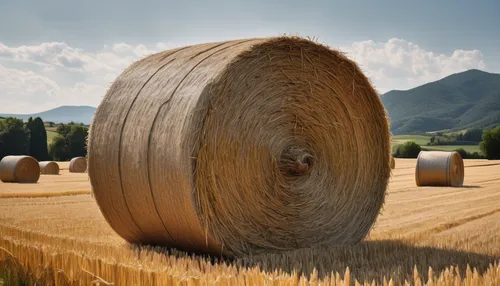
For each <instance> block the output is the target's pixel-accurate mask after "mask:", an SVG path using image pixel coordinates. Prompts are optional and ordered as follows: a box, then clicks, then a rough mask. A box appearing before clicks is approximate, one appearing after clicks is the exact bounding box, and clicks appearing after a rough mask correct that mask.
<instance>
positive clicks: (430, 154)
mask: <svg viewBox="0 0 500 286" xmlns="http://www.w3.org/2000/svg"><path fill="white" fill-rule="evenodd" d="M415 181H416V183H417V186H451V187H461V186H462V185H463V183H464V161H463V159H462V156H460V153H458V152H444V151H421V152H420V153H419V154H418V158H417V166H416V168H415Z"/></svg>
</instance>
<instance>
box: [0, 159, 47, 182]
mask: <svg viewBox="0 0 500 286" xmlns="http://www.w3.org/2000/svg"><path fill="white" fill-rule="evenodd" d="M39 178H40V166H39V165H38V161H37V160H36V159H35V158H33V157H31V156H24V155H11V156H5V157H3V158H2V160H1V161H0V180H1V181H2V182H6V183H7V182H9V183H36V182H38V179H39Z"/></svg>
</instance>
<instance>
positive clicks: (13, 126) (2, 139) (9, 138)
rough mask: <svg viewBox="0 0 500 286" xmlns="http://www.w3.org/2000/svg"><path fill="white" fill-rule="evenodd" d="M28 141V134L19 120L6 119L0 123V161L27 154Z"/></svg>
mask: <svg viewBox="0 0 500 286" xmlns="http://www.w3.org/2000/svg"><path fill="white" fill-rule="evenodd" d="M29 140H30V132H29V131H28V130H27V129H26V127H25V126H24V124H23V121H22V120H21V119H17V118H14V117H7V118H5V119H4V120H2V121H0V159H2V158H3V157H5V156H7V155H27V154H29V151H30V150H29Z"/></svg>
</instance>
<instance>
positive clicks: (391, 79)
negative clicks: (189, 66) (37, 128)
mask: <svg viewBox="0 0 500 286" xmlns="http://www.w3.org/2000/svg"><path fill="white" fill-rule="evenodd" d="M498 11H500V1H496V0H495V1H493V0H491V1H490V0H477V1H464V0H454V1H451V0H441V1H435V0H432V1H430V0H421V1H403V0H399V1H395V0H378V1H373V0H365V1H362V0H357V1H334V0H329V1H320V0H318V1H312V0H311V1H309V2H307V1H304V0H303V1H296V0H288V1H282V0H275V1H273V0H247V1H238V0H233V1H229V0H227V1H223V0H212V1H204V0H191V1H166V0H143V1H130V0H121V1H115V0H86V1H69V0H64V1H63V0H45V1H39V0H29V1H27V0H0V113H35V112H40V111H44V110H47V109H50V108H55V107H58V106H61V105H91V106H97V105H98V104H99V103H100V101H101V100H102V98H103V97H104V95H105V94H106V91H107V89H108V87H109V86H110V84H111V83H112V82H113V80H114V79H115V78H116V77H117V76H118V75H119V74H120V73H121V72H122V71H123V70H124V69H125V68H127V67H128V66H129V65H130V64H131V63H132V62H133V61H135V60H138V59H140V58H142V57H145V56H147V55H149V54H152V53H155V52H159V51H162V50H166V49H171V48H174V47H180V46H184V45H192V44H198V43H204V42H214V41H223V40H232V39H241V38H250V37H267V36H279V35H283V34H287V35H299V36H303V37H315V38H319V42H321V43H324V44H327V45H329V46H330V47H331V48H333V49H339V50H341V51H343V52H346V53H347V56H348V57H349V58H351V59H353V60H354V61H356V62H357V63H358V64H359V66H360V67H361V69H362V70H363V72H364V73H365V74H366V75H367V76H368V77H369V78H370V80H371V81H372V83H373V85H374V87H375V88H376V89H377V91H378V92H379V93H385V92H387V91H389V90H393V89H399V90H406V89H410V88H413V87H416V86H419V85H422V84H425V83H427V82H430V81H435V80H438V79H440V78H443V77H445V76H448V75H450V74H453V73H457V72H461V71H465V70H468V69H472V68H476V69H480V70H484V71H488V72H494V73H500V48H499V47H500V17H498Z"/></svg>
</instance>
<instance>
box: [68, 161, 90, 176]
mask: <svg viewBox="0 0 500 286" xmlns="http://www.w3.org/2000/svg"><path fill="white" fill-rule="evenodd" d="M86 171H87V159H85V158H84V157H75V158H73V159H71V161H69V172H70V173H85V172H86Z"/></svg>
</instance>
